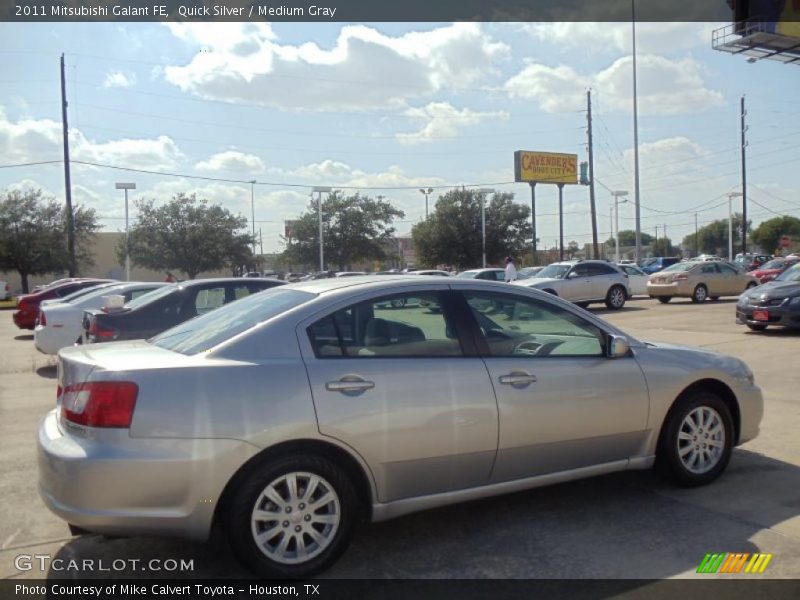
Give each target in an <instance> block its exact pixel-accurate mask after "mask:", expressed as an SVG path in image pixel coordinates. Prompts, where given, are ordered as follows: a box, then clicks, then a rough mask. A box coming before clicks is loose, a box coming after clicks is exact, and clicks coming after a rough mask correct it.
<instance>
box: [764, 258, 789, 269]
mask: <svg viewBox="0 0 800 600" xmlns="http://www.w3.org/2000/svg"><path fill="white" fill-rule="evenodd" d="M783 263H784V261H782V260H771V261H769V262H768V263H765V264H763V265H761V268H762V269H763V270H765V271H766V270H768V269H782V268H783Z"/></svg>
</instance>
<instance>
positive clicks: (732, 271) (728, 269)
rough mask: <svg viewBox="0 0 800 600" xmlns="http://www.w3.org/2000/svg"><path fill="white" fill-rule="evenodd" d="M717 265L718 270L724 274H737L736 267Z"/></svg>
mask: <svg viewBox="0 0 800 600" xmlns="http://www.w3.org/2000/svg"><path fill="white" fill-rule="evenodd" d="M718 266H719V270H720V271H722V273H723V274H724V275H731V274H733V275H737V274H738V273H737V271H736V269H734V268H733V267H729V266H728V265H718Z"/></svg>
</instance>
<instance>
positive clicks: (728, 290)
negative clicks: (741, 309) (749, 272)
mask: <svg viewBox="0 0 800 600" xmlns="http://www.w3.org/2000/svg"><path fill="white" fill-rule="evenodd" d="M717 268H718V269H719V277H720V285H721V286H722V289H723V290H725V291H724V292H723V294H724V295H729V296H738V295H739V294H741V293H742V292H743V291H744V288H745V285H746V284H745V282H744V280H745V278H744V277H743V276H742V275H741V274H740V273H739V271H737V270H736V269H734V268H733V267H729V266H728V265H726V264H723V263H717Z"/></svg>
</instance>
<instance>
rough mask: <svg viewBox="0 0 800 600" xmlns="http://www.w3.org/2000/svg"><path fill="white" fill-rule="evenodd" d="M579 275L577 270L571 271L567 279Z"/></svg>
mask: <svg viewBox="0 0 800 600" xmlns="http://www.w3.org/2000/svg"><path fill="white" fill-rule="evenodd" d="M577 276H578V274H577V273H576V272H575V271H570V272H569V274H567V279H575V278H576V277H577Z"/></svg>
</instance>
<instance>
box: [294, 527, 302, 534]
mask: <svg viewBox="0 0 800 600" xmlns="http://www.w3.org/2000/svg"><path fill="white" fill-rule="evenodd" d="M301 529H302V527H300V525H297V526H296V527H295V528H294V530H295V531H296V532H297V533H300V530H301Z"/></svg>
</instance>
